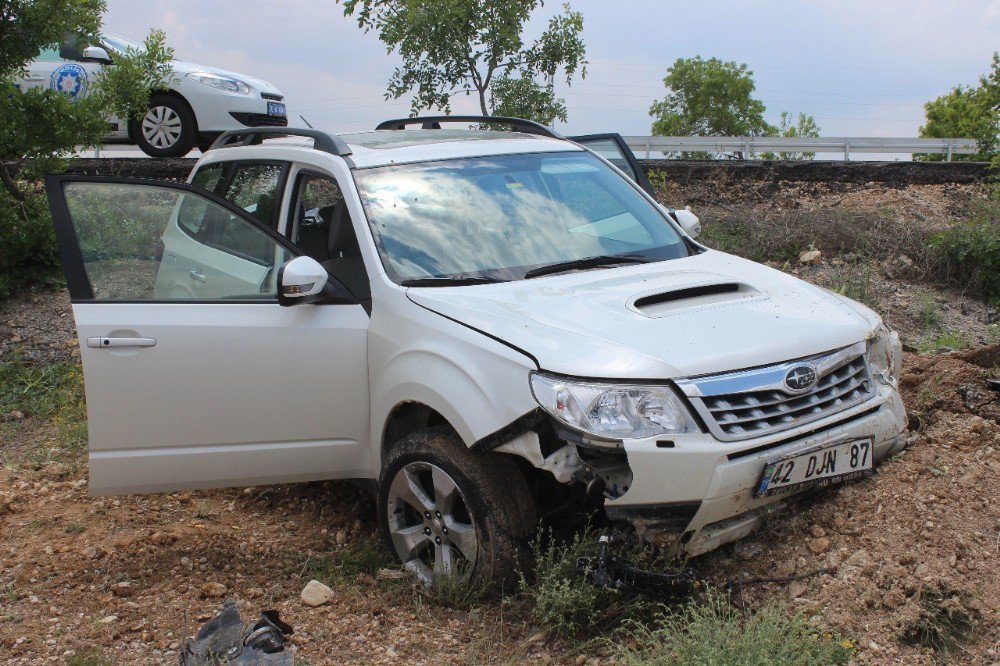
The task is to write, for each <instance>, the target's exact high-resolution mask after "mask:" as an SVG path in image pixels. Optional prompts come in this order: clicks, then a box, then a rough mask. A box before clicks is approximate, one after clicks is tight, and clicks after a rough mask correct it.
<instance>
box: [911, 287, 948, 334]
mask: <svg viewBox="0 0 1000 666" xmlns="http://www.w3.org/2000/svg"><path fill="white" fill-rule="evenodd" d="M914 320H915V321H916V323H917V326H918V327H919V328H920V330H921V331H936V330H938V329H940V328H941V325H942V323H943V321H942V319H941V307H940V306H939V305H938V302H937V301H936V300H935V299H934V297H933V296H931V295H930V294H923V295H921V297H920V300H919V302H918V303H917V306H916V313H915V316H914Z"/></svg>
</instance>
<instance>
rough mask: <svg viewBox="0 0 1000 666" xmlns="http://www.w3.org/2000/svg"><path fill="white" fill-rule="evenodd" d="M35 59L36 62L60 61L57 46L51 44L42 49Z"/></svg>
mask: <svg viewBox="0 0 1000 666" xmlns="http://www.w3.org/2000/svg"><path fill="white" fill-rule="evenodd" d="M35 60H36V61H37V62H62V58H61V57H60V56H59V47H58V46H56V45H52V46H48V47H46V48H44V49H42V52H41V53H39V54H38V57H37V58H35Z"/></svg>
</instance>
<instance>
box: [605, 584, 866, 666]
mask: <svg viewBox="0 0 1000 666" xmlns="http://www.w3.org/2000/svg"><path fill="white" fill-rule="evenodd" d="M619 639H620V640H619V641H616V642H614V643H610V644H609V652H611V654H612V655H613V656H614V657H615V658H616V661H617V663H620V664H629V665H636V666H638V665H640V664H641V665H642V666H656V665H662V666H667V665H668V664H685V665H691V666H729V665H730V664H731V665H732V666H770V664H783V665H784V666H813V665H815V666H819V665H821V664H822V665H824V666H825V665H826V664H846V663H848V661H850V658H851V655H852V653H853V648H854V642H853V641H851V640H850V639H846V638H842V637H838V636H835V635H834V634H832V633H829V632H822V631H820V630H818V629H816V628H815V627H812V626H810V625H809V624H808V623H806V622H805V621H804V620H803V618H802V616H801V615H797V616H794V617H789V616H788V615H787V614H786V613H785V611H784V610H782V609H781V608H775V607H768V608H763V609H760V610H758V611H756V612H753V613H743V612H742V611H740V610H738V609H737V608H735V607H733V606H732V604H730V603H729V602H728V601H727V600H725V599H724V598H722V597H718V596H712V595H710V596H708V597H706V598H705V599H704V600H702V601H699V602H692V603H691V604H689V605H688V606H687V607H685V608H684V609H683V610H682V611H678V612H674V613H668V614H665V615H663V616H661V618H660V621H659V622H658V623H657V624H655V625H653V626H650V625H647V624H643V623H638V622H630V623H628V625H627V626H626V627H625V629H624V630H623V632H622V635H621V636H620V637H619Z"/></svg>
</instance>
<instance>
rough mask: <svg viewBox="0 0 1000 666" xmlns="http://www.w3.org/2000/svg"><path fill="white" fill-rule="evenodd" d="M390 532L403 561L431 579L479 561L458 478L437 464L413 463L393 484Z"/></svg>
mask: <svg viewBox="0 0 1000 666" xmlns="http://www.w3.org/2000/svg"><path fill="white" fill-rule="evenodd" d="M386 511H387V512H388V525H389V535H390V537H391V539H392V544H393V547H394V548H395V549H396V554H397V555H398V556H399V559H400V561H402V562H403V564H404V566H405V567H406V568H408V569H410V570H411V571H413V572H414V573H416V574H417V576H418V577H419V578H420V579H421V580H422V581H423V582H424V583H427V584H430V583H432V582H433V580H434V577H435V576H440V575H447V574H450V573H452V572H453V571H456V567H458V566H460V564H459V563H460V562H462V561H463V560H464V562H465V565H466V566H468V567H471V566H472V565H474V564H475V561H476V551H477V548H478V546H477V538H476V528H475V526H474V525H473V523H472V518H471V516H470V514H469V508H468V505H467V504H466V501H465V497H464V495H463V494H462V491H461V490H460V489H459V487H458V484H457V483H456V482H455V480H454V479H453V478H452V477H451V475H449V474H448V473H447V472H445V471H444V470H443V469H441V468H440V467H438V466H437V465H433V464H431V463H426V462H411V463H409V464H407V465H406V466H404V467H403V468H401V469H400V470H399V471H398V472H397V473H396V476H395V477H394V478H393V480H392V484H391V485H390V486H389V493H388V503H387V507H386Z"/></svg>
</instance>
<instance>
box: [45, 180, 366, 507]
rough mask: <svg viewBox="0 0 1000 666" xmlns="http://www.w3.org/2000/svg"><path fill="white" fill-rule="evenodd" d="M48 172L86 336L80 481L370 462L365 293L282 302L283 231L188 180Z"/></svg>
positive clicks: (183, 483)
mask: <svg viewBox="0 0 1000 666" xmlns="http://www.w3.org/2000/svg"><path fill="white" fill-rule="evenodd" d="M46 186H47V187H48V189H49V200H50V204H51V205H52V211H53V220H54V222H55V225H56V232H57V238H58V241H59V245H60V251H61V253H62V256H63V264H64V266H65V269H66V274H67V282H68V284H69V287H70V295H71V297H72V299H73V314H74V317H75V318H76V323H77V329H78V333H79V339H80V340H81V341H82V342H83V343H84V344H83V345H82V346H81V357H82V360H83V368H84V383H85V388H86V393H87V410H88V419H89V432H90V488H91V492H93V493H95V494H111V493H126V492H152V491H162V490H173V489H179V488H206V487H219V486H232V485H247V484H254V483H275V482H285V481H301V480H310V479H329V478H338V477H370V476H371V474H372V472H371V468H372V461H371V459H370V451H369V448H368V445H367V432H368V375H367V329H368V316H367V314H366V313H365V311H364V309H363V308H362V307H361V306H360V305H332V304H328V305H298V306H292V307H282V306H280V305H279V304H278V302H277V278H276V275H277V272H278V270H277V269H278V268H280V266H281V265H282V264H283V263H284V262H285V261H287V260H288V259H289V258H291V257H293V256H294V255H295V254H296V252H295V249H294V247H293V246H292V245H290V244H289V243H288V242H287V241H286V240H284V239H282V238H281V237H280V236H278V235H277V234H276V233H275V232H274V231H272V230H270V229H268V228H266V227H265V226H264V225H262V224H261V223H260V222H259V221H257V220H256V219H254V218H253V217H252V216H250V215H249V214H247V213H245V212H243V211H241V210H240V209H239V208H237V207H235V206H233V205H232V204H230V203H228V202H226V201H224V200H222V199H220V198H218V197H216V196H215V195H212V194H210V193H208V192H205V191H203V190H199V189H198V188H196V187H193V186H190V185H185V184H178V183H165V182H158V181H142V180H136V179H102V178H88V177H67V176H63V177H49V178H47V179H46ZM126 201H127V202H129V203H130V205H126V203H125V202H126ZM192 271H198V272H199V273H200V276H201V278H202V279H195V278H194V277H193V276H192V275H191V273H192ZM185 281H188V282H193V283H194V285H193V286H191V288H190V289H182V288H181V285H182V283H184V282H185ZM199 287H202V288H201V289H200V291H199ZM91 343H92V344H91Z"/></svg>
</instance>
